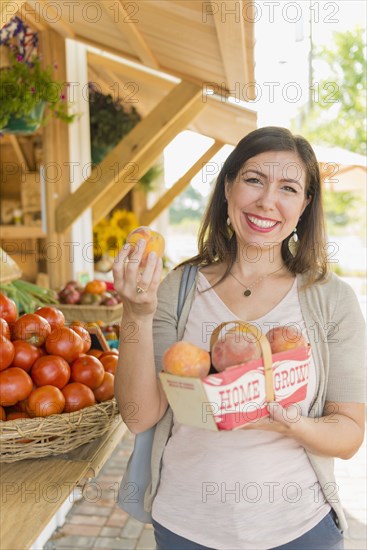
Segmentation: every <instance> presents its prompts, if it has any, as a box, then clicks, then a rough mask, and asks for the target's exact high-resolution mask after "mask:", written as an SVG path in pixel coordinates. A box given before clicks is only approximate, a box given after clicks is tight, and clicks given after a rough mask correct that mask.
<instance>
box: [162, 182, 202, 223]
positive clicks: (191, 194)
mask: <svg viewBox="0 0 367 550" xmlns="http://www.w3.org/2000/svg"><path fill="white" fill-rule="evenodd" d="M207 200H208V199H207V197H204V196H203V195H202V194H201V193H199V192H198V191H196V189H194V187H192V185H188V186H187V188H186V189H185V191H184V192H183V193H181V194H180V195H179V196H178V197H176V199H175V200H174V201H173V203H172V205H171V206H170V208H169V223H170V224H172V225H177V224H179V223H181V222H182V221H183V220H185V219H190V220H201V218H202V217H203V213H204V210H205V207H206V203H207Z"/></svg>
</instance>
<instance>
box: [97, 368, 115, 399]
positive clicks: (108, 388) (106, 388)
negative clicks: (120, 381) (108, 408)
mask: <svg viewBox="0 0 367 550" xmlns="http://www.w3.org/2000/svg"><path fill="white" fill-rule="evenodd" d="M114 382H115V377H114V375H113V374H111V373H110V372H105V373H104V378H103V382H102V384H101V385H100V386H98V388H96V389H95V390H94V391H93V393H94V397H95V398H96V399H97V401H99V402H100V403H101V402H102V401H108V400H109V399H112V398H113V396H114V394H115V392H114Z"/></svg>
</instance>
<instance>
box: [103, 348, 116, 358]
mask: <svg viewBox="0 0 367 550" xmlns="http://www.w3.org/2000/svg"><path fill="white" fill-rule="evenodd" d="M102 355H103V356H104V357H105V356H106V355H117V357H118V355H119V352H118V350H117V349H115V348H113V349H110V350H109V351H104V352H103V354H102Z"/></svg>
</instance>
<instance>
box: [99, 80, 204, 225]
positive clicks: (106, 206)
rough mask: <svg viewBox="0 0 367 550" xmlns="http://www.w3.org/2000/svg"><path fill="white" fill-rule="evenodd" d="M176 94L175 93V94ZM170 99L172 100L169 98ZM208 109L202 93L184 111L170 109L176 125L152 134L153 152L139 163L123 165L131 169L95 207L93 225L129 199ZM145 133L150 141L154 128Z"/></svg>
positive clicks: (147, 151) (143, 156)
mask: <svg viewBox="0 0 367 550" xmlns="http://www.w3.org/2000/svg"><path fill="white" fill-rule="evenodd" d="M186 84H187V83H186ZM180 86H181V85H180ZM172 93H173V92H171V94H172ZM166 99H167V100H168V97H167V98H166ZM166 99H164V100H163V101H161V103H160V104H159V105H163V104H164V103H165V102H166ZM167 103H168V102H167ZM168 106H169V103H168ZM204 106H205V104H204V103H203V102H202V100H201V97H200V92H199V95H198V97H197V98H196V100H195V101H193V102H192V103H191V105H187V106H186V107H185V108H183V109H178V110H176V111H175V110H174V109H172V111H171V109H169V107H168V110H169V111H171V113H172V117H174V118H175V120H174V123H173V124H170V125H168V126H166V128H165V130H164V132H163V133H162V134H161V135H156V136H154V134H152V135H151V137H152V141H151V144H150V146H149V148H147V150H146V152H145V154H143V155H140V157H139V158H137V159H136V160H135V161H131V160H130V161H127V162H126V164H124V165H123V166H124V167H127V166H128V165H129V170H128V171H127V172H125V173H123V175H122V177H121V178H120V177H117V178H115V183H114V185H113V187H112V188H111V189H110V191H109V192H106V193H104V194H103V196H101V198H100V199H99V200H98V202H96V204H95V205H94V206H93V210H92V221H93V225H94V224H96V223H98V222H99V221H100V220H101V219H102V218H103V217H105V216H106V215H107V214H109V212H110V211H111V210H112V208H113V207H114V206H115V205H116V204H117V203H118V202H119V201H120V200H122V199H123V198H124V197H125V195H127V193H128V192H129V191H130V190H131V189H132V188H133V187H134V185H135V184H136V183H137V182H138V181H139V179H140V178H141V177H142V176H143V175H144V174H145V173H146V172H147V171H148V170H149V168H151V166H153V164H154V163H155V161H156V159H157V158H158V157H159V155H160V154H162V152H163V150H164V148H165V147H166V146H167V145H168V144H169V143H170V142H171V141H172V140H173V139H174V138H175V137H176V136H177V134H179V133H180V132H182V131H183V130H185V129H186V128H187V126H188V125H189V124H190V122H191V120H192V119H194V118H195V117H196V115H198V114H199V113H200V111H201V110H202V109H203V108H204ZM158 107H159V106H158ZM158 107H156V108H155V109H154V110H153V111H152V112H151V113H149V114H148V115H147V117H146V118H148V117H150V115H151V114H153V113H154V112H155V111H157V110H158ZM162 115H163V116H166V112H165V110H163V111H162ZM160 118H161V117H160V116H159V115H158V120H159V119H160ZM144 132H146V133H147V137H149V136H150V127H149V126H146V127H145V130H144ZM141 134H142V137H141V139H142V138H143V129H142V130H141ZM144 137H145V136H144ZM136 143H137V144H138V143H139V141H138V140H137V142H136ZM117 147H119V146H117ZM117 147H116V149H117ZM121 158H126V157H124V156H121V155H119V156H118V159H119V162H121ZM118 165H119V164H118ZM112 169H113V166H112V165H111V166H110V171H111V170H112ZM116 180H117V181H116Z"/></svg>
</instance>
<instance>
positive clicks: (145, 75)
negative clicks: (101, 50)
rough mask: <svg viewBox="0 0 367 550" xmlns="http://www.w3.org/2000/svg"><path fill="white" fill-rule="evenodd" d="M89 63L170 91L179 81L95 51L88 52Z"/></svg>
mask: <svg viewBox="0 0 367 550" xmlns="http://www.w3.org/2000/svg"><path fill="white" fill-rule="evenodd" d="M88 64H90V65H94V66H96V67H100V68H101V69H109V70H111V71H113V72H114V73H117V74H124V76H125V77H127V78H129V79H131V80H133V81H134V80H138V81H143V82H144V83H146V84H147V85H150V84H152V85H153V86H154V85H155V86H159V87H160V88H161V89H162V91H163V90H166V91H169V90H171V89H172V88H173V86H174V85H175V84H178V83H179V79H178V78H172V77H170V78H169V77H168V78H164V74H163V73H160V74H161V76H159V75H157V74H155V73H154V72H153V71H146V70H144V69H145V68H146V67H144V66H141V68H139V67H138V66H137V67H134V66H132V65H130V64H127V63H121V62H119V61H115V60H114V59H111V58H109V57H106V56H105V55H102V54H100V55H99V54H97V53H93V52H88Z"/></svg>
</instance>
